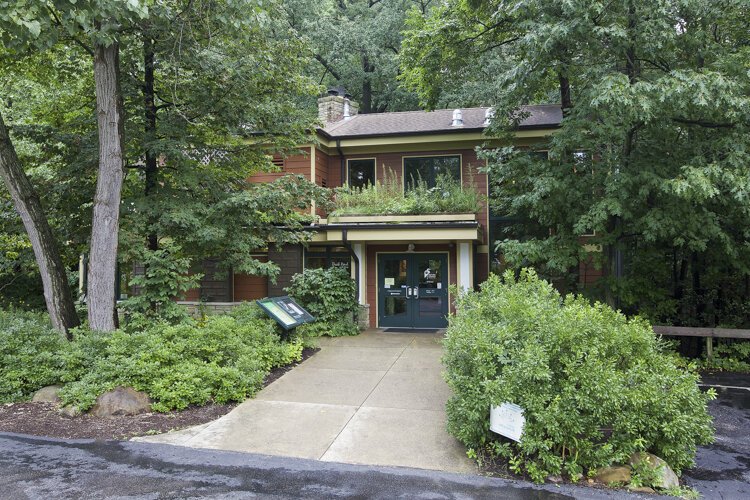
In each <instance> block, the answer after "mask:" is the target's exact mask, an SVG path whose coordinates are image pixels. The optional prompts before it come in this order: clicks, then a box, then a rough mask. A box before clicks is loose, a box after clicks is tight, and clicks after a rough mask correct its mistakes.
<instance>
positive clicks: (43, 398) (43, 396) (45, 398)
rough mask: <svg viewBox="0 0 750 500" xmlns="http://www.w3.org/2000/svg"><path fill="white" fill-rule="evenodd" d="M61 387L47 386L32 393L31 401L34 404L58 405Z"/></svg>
mask: <svg viewBox="0 0 750 500" xmlns="http://www.w3.org/2000/svg"><path fill="white" fill-rule="evenodd" d="M60 389H62V386H61V385H48V386H47V387H42V388H41V389H39V390H38V391H36V392H35V393H34V397H32V398H31V401H32V402H34V403H59V402H60Z"/></svg>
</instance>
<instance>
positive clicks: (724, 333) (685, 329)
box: [654, 326, 750, 339]
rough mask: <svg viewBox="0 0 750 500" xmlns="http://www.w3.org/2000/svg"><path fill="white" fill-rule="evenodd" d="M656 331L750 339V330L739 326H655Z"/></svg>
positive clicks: (671, 333) (669, 334)
mask: <svg viewBox="0 0 750 500" xmlns="http://www.w3.org/2000/svg"><path fill="white" fill-rule="evenodd" d="M654 333H658V334H659V335H666V336H674V337H708V338H720V339H750V330H742V329H738V328H697V327H692V326H654Z"/></svg>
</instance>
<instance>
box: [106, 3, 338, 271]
mask: <svg viewBox="0 0 750 500" xmlns="http://www.w3.org/2000/svg"><path fill="white" fill-rule="evenodd" d="M230 19H231V20H232V22H228V21H227V20H230ZM175 33H178V34H179V36H178V37H177V38H175V36H174V34H175ZM128 42H129V43H128V46H127V48H126V49H123V93H124V96H125V106H126V109H128V111H129V112H128V113H127V120H126V123H125V130H126V136H127V138H128V143H127V150H128V156H127V165H128V168H127V171H128V175H127V179H126V181H125V192H124V206H125V207H127V209H126V210H125V211H124V213H123V232H122V234H121V242H122V252H121V257H122V262H123V263H124V264H125V263H128V264H132V263H134V262H138V261H142V260H143V259H144V258H145V260H146V261H148V262H151V265H152V266H154V265H158V262H160V261H159V259H155V258H150V255H144V253H143V249H144V245H145V248H146V251H147V252H151V253H154V252H156V253H158V254H159V255H161V254H162V253H163V252H160V250H159V248H160V246H161V242H164V241H169V242H170V251H171V252H173V255H175V258H183V257H184V258H185V260H183V262H192V263H199V262H200V261H201V260H202V259H205V258H209V257H210V258H215V259H218V260H220V261H221V263H222V267H223V268H224V270H225V271H230V268H231V270H234V271H235V272H245V273H253V274H255V273H264V274H265V273H271V274H273V273H274V272H275V270H276V267H275V266H274V265H273V264H270V263H262V262H260V261H258V260H257V259H254V258H252V254H253V252H258V251H259V250H262V249H263V248H264V247H265V246H266V244H267V241H269V239H270V240H273V241H276V242H277V243H278V244H283V243H284V242H286V241H290V242H291V241H294V242H298V241H300V238H301V237H302V236H303V235H304V233H302V232H299V231H294V230H293V229H299V226H300V224H301V222H302V220H303V219H302V218H300V217H299V214H297V213H296V212H295V211H296V210H299V209H303V208H306V209H307V210H308V213H309V204H310V202H311V201H312V200H313V199H317V200H318V201H319V202H320V201H321V197H324V196H325V194H324V193H323V192H321V190H316V189H315V187H314V186H312V185H309V183H305V182H302V181H300V180H299V179H294V180H286V181H281V182H282V183H283V186H280V185H279V184H276V185H274V186H273V187H272V188H270V189H262V188H261V187H257V186H251V185H250V184H249V183H248V178H249V177H250V176H251V175H252V174H253V173H256V172H259V171H268V170H270V169H273V168H274V167H273V166H272V164H271V161H270V160H271V157H272V156H273V155H286V154H289V153H290V152H293V151H296V150H297V149H298V146H299V144H304V143H308V142H310V135H309V134H310V130H311V129H312V128H313V126H314V123H315V120H316V118H317V114H316V113H315V112H314V110H311V109H310V108H309V106H308V104H309V103H310V102H313V101H314V96H315V95H316V94H317V93H319V92H320V88H319V87H318V86H317V85H315V84H314V82H312V81H311V80H310V79H309V78H307V77H305V76H304V74H303V72H304V69H305V64H306V62H307V60H308V58H309V56H310V53H309V51H308V48H307V47H306V46H305V45H304V44H303V43H301V42H300V41H299V40H298V38H297V37H296V36H294V33H293V32H292V31H291V29H290V27H289V23H288V20H287V19H286V17H285V12H284V11H282V10H279V9H277V8H276V7H275V6H274V5H266V4H263V5H262V6H259V4H258V3H257V2H256V1H254V0H245V1H242V2H189V3H183V2H161V3H159V4H158V5H155V6H153V7H152V9H151V11H150V16H149V18H148V19H145V20H144V21H143V22H141V23H139V24H138V26H137V28H136V30H134V32H133V33H132V34H131V37H130V38H128ZM279 189H284V190H285V191H286V193H285V194H284V193H278V192H277V191H278V190H279ZM282 195H283V196H284V198H283V199H282V198H279V196H282ZM274 204H276V205H274Z"/></svg>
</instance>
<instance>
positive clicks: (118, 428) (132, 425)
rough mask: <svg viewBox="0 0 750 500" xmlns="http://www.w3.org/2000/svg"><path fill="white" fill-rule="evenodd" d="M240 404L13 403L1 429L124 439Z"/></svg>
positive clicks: (4, 411)
mask: <svg viewBox="0 0 750 500" xmlns="http://www.w3.org/2000/svg"><path fill="white" fill-rule="evenodd" d="M317 351H318V349H311V348H307V349H305V350H303V351H302V361H304V360H306V359H307V358H309V357H310V356H312V355H313V354H315V352H317ZM300 362H301V361H300ZM298 364H299V363H293V364H291V365H287V366H282V367H279V368H275V369H274V370H273V371H271V373H269V374H268V376H266V378H265V380H264V381H263V387H265V386H267V385H268V384H270V383H271V382H273V381H274V380H276V379H278V378H279V377H281V376H282V375H284V374H285V373H286V372H288V371H289V370H291V369H292V368H294V367H295V366H297V365H298ZM237 404H238V403H232V404H208V405H205V406H191V407H188V408H186V409H184V410H182V411H172V412H168V413H143V414H141V415H134V416H123V417H108V418H101V417H94V416H92V415H86V414H84V415H81V416H78V417H72V418H71V417H65V416H63V415H61V414H60V412H59V411H58V407H57V406H56V405H55V404H52V403H29V402H26V403H9V404H5V405H0V432H15V433H19V434H31V435H34V436H47V437H55V438H65V439H100V440H108V439H116V440H124V439H129V438H131V437H134V436H143V435H150V434H161V433H164V432H168V431H173V430H177V429H183V428H185V427H191V426H194V425H199V424H204V423H206V422H210V421H212V420H216V419H217V418H219V417H221V416H223V415H226V414H227V413H229V412H230V411H232V409H233V408H234V407H235V406H237Z"/></svg>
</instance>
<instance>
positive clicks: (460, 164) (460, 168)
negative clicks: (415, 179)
mask: <svg viewBox="0 0 750 500" xmlns="http://www.w3.org/2000/svg"><path fill="white" fill-rule="evenodd" d="M451 157H458V179H457V180H458V182H459V183H460V184H461V185H462V186H463V185H464V155H463V154H462V153H444V154H435V155H403V156H401V188H402V189H403V190H404V192H406V160H407V159H411V158H451Z"/></svg>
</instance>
